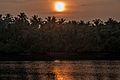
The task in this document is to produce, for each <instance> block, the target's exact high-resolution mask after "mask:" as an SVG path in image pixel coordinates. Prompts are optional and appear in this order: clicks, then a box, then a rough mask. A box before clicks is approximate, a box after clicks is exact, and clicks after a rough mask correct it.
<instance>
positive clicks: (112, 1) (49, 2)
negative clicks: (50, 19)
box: [0, 0, 120, 20]
mask: <svg viewBox="0 0 120 80" xmlns="http://www.w3.org/2000/svg"><path fill="white" fill-rule="evenodd" d="M55 1H63V2H64V3H65V4H66V11H64V12H62V13H57V12H54V11H53V8H54V7H53V5H54V2H55ZM119 3H120V1H119V0H91V1H89V0H0V14H3V15H4V14H7V13H10V14H12V15H17V14H19V13H20V12H25V13H26V14H27V15H28V16H32V15H39V16H40V17H43V18H44V17H47V16H56V17H58V18H59V17H64V18H66V19H68V20H70V19H73V20H78V19H83V20H92V19H95V18H100V19H102V20H106V19H108V18H109V17H112V18H114V19H117V20H120V10H119V7H120V5H119Z"/></svg>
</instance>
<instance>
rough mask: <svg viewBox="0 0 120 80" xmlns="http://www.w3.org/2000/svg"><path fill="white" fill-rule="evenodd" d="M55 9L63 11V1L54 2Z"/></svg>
mask: <svg viewBox="0 0 120 80" xmlns="http://www.w3.org/2000/svg"><path fill="white" fill-rule="evenodd" d="M55 11H56V12H63V11H65V3H64V2H56V3H55Z"/></svg>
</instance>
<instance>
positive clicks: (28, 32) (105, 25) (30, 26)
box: [0, 13, 120, 53]
mask: <svg viewBox="0 0 120 80" xmlns="http://www.w3.org/2000/svg"><path fill="white" fill-rule="evenodd" d="M119 50H120V22H119V21H116V20H114V19H112V18H109V19H108V20H107V21H104V22H103V21H102V20H100V19H95V20H93V21H88V22H85V21H83V20H79V21H74V20H70V21H66V19H64V18H61V19H57V18H56V17H54V16H53V17H47V18H45V19H42V18H40V17H38V16H37V15H34V16H32V17H31V18H28V17H27V15H26V14H25V13H20V14H19V15H17V16H15V17H14V16H12V15H11V14H6V15H5V16H3V15H2V14H1V15H0V52H3V53H21V52H31V53H33V52H40V53H42V52H85V51H98V52H99V51H119Z"/></svg>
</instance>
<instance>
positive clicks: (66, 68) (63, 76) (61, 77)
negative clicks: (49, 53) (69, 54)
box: [53, 60, 74, 80]
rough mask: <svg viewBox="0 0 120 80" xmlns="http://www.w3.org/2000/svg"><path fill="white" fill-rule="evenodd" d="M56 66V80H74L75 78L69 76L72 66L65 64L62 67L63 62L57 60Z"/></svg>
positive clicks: (54, 70) (54, 68) (54, 69)
mask: <svg viewBox="0 0 120 80" xmlns="http://www.w3.org/2000/svg"><path fill="white" fill-rule="evenodd" d="M54 63H55V64H56V63H57V64H56V65H54V67H53V72H54V74H55V75H56V80H74V79H73V77H72V76H71V75H70V74H69V73H70V70H71V69H72V66H71V65H70V64H68V63H67V64H66V63H64V64H63V66H60V65H61V61H59V60H55V62H54Z"/></svg>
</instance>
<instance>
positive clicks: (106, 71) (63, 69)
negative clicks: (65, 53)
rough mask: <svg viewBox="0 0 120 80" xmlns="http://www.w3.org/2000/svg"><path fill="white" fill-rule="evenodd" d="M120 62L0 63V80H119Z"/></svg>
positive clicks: (57, 61)
mask: <svg viewBox="0 0 120 80" xmlns="http://www.w3.org/2000/svg"><path fill="white" fill-rule="evenodd" d="M119 79H120V61H93V60H92V61H59V60H56V61H0V80H119Z"/></svg>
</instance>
